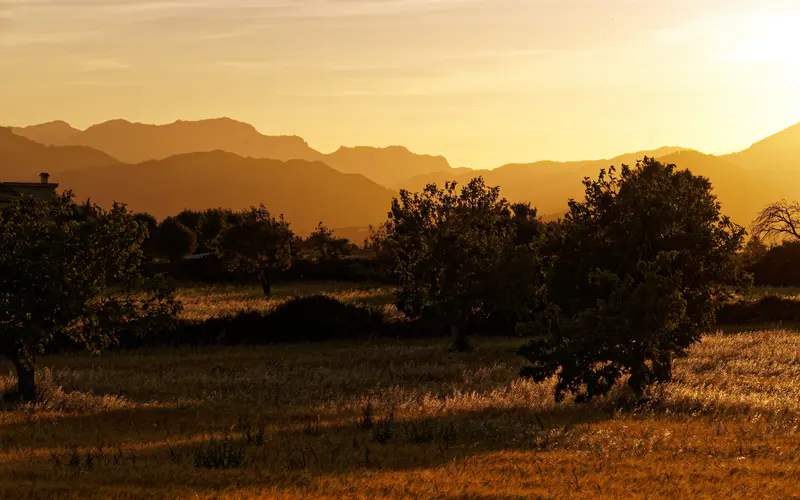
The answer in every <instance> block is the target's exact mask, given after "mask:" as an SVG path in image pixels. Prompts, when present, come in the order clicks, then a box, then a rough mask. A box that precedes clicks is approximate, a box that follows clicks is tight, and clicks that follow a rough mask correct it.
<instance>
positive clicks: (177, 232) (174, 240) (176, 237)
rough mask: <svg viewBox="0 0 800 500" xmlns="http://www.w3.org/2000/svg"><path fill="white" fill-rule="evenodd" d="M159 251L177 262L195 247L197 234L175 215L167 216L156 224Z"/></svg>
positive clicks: (190, 253)
mask: <svg viewBox="0 0 800 500" xmlns="http://www.w3.org/2000/svg"><path fill="white" fill-rule="evenodd" d="M156 242H157V245H158V249H159V253H160V254H161V255H163V256H164V257H166V258H168V259H169V261H170V262H172V263H173V264H177V263H178V262H180V261H181V260H183V259H184V258H185V257H187V256H189V255H192V254H193V253H194V251H195V249H196V248H197V235H196V234H195V232H194V231H193V230H191V229H189V228H188V227H187V226H186V225H184V224H183V223H182V222H180V221H179V220H178V219H177V218H175V217H167V218H166V219H164V220H163V221H161V224H159V225H158V238H157V240H156Z"/></svg>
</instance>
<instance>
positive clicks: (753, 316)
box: [717, 295, 800, 325]
mask: <svg viewBox="0 0 800 500" xmlns="http://www.w3.org/2000/svg"><path fill="white" fill-rule="evenodd" d="M771 323H800V301H796V300H792V299H788V298H786V297H781V296H779V295H767V296H766V297H763V298H762V299H760V300H743V301H739V302H733V303H730V304H726V305H725V306H723V307H722V308H721V309H720V310H719V312H717V324H720V325H747V324H750V325H752V324H771Z"/></svg>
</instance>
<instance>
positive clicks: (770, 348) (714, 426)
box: [0, 284, 800, 498]
mask: <svg viewBox="0 0 800 500" xmlns="http://www.w3.org/2000/svg"><path fill="white" fill-rule="evenodd" d="M319 292H324V293H328V294H331V295H332V296H336V297H337V298H339V299H340V300H344V301H351V302H353V303H365V304H370V305H375V306H382V307H386V308H387V310H388V309H390V308H391V306H389V305H388V304H389V302H390V301H391V289H387V288H381V287H377V286H370V285H366V286H356V287H353V286H345V285H320V284H308V285H291V286H281V287H278V288H277V289H276V297H275V299H274V300H271V301H265V300H264V299H263V298H261V297H259V296H258V293H259V290H257V289H255V288H249V287H241V288H240V287H195V288H187V289H184V290H182V291H181V292H180V293H179V297H180V298H181V299H182V300H183V301H184V304H185V310H184V312H183V314H184V316H185V317H192V318H203V317H210V316H214V315H220V314H224V313H226V312H236V311H238V310H242V309H250V310H255V309H257V310H268V309H269V308H271V307H274V306H275V304H276V303H279V302H280V301H282V300H285V299H286V298H287V297H291V296H297V295H300V296H302V295H311V294H314V293H319ZM792 293H794V292H791V293H790V295H791V294H792ZM523 342H524V339H520V338H492V339H487V338H479V339H476V340H475V349H474V350H473V351H472V352H469V353H454V352H448V349H447V346H448V344H447V340H446V339H441V340H404V341H400V340H391V339H380V340H371V341H367V342H349V341H348V342H345V341H341V342H329V343H324V344H291V345H279V346H261V347H225V348H170V349H168V348H159V349H139V350H130V351H114V352H109V353H106V354H104V355H102V356H90V355H85V354H76V355H59V356H48V357H44V358H42V359H41V361H40V364H39V367H40V371H39V374H38V377H39V382H40V387H41V388H42V390H43V392H44V393H45V394H44V398H43V401H42V402H41V403H38V404H36V405H29V406H26V407H23V408H17V409H16V410H14V411H3V412H0V497H2V498H41V497H56V496H58V497H72V498H91V497H95V498H134V497H136V498H140V497H148V498H150V497H153V498H175V497H189V498H251V497H269V498H272V497H287V498H290V497H381V496H404V497H420V498H449V497H534V498H535V497H539V498H564V497H575V498H590V497H592V498H594V497H609V498H619V497H636V498H653V497H684V498H685V497H712V496H713V497H734V498H736V497H746V496H750V497H758V498H787V497H791V496H794V495H797V494H798V486H797V485H798V484H800V332H796V331H792V330H786V329H771V330H760V331H746V332H739V333H721V332H720V333H710V334H708V335H706V336H705V337H704V338H703V340H702V342H700V343H698V344H696V345H695V346H694V347H693V348H692V349H691V351H690V352H689V355H688V357H687V358H684V359H681V360H679V361H678V362H677V363H676V366H675V379H674V381H673V382H671V383H669V384H665V385H662V386H658V387H656V388H655V389H654V390H653V391H652V393H651V394H650V395H649V401H648V403H647V404H644V405H637V404H634V403H633V402H632V401H631V400H630V399H629V397H628V395H627V391H626V390H625V388H624V387H622V386H620V387H618V388H617V389H616V390H615V391H613V392H612V393H611V394H610V395H609V396H608V397H606V398H603V399H600V400H596V401H594V402H593V403H591V404H589V405H575V404H574V403H573V402H572V401H569V400H567V401H564V402H561V403H556V402H555V401H554V399H553V395H552V394H553V383H554V382H552V381H548V382H544V383H538V384H537V383H533V382H531V381H529V380H524V379H521V378H520V377H519V369H520V367H521V366H522V358H520V357H519V356H518V355H517V354H516V349H517V348H518V347H519V346H520V345H521V344H522V343H523ZM0 374H2V377H0V389H3V388H4V387H8V386H10V385H11V384H13V382H14V380H13V377H12V368H11V366H10V365H9V364H5V363H3V364H1V365H0Z"/></svg>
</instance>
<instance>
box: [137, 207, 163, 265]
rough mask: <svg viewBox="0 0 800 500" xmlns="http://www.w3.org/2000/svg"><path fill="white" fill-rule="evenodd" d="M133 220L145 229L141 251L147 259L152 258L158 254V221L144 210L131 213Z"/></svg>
mask: <svg viewBox="0 0 800 500" xmlns="http://www.w3.org/2000/svg"><path fill="white" fill-rule="evenodd" d="M133 220H135V221H136V222H138V223H139V225H140V226H142V227H144V228H145V229H146V230H147V235H146V236H145V239H144V242H142V251H143V252H144V255H145V257H146V258H147V259H148V260H152V259H153V257H155V256H156V255H157V254H158V221H157V220H156V218H155V217H153V216H152V215H150V214H148V213H146V212H141V213H135V214H133Z"/></svg>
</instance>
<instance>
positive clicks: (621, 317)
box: [520, 158, 744, 401]
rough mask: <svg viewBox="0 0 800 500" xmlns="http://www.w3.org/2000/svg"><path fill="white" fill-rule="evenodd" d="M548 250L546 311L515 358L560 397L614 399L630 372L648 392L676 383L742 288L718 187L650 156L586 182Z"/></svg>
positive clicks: (739, 234)
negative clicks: (550, 382)
mask: <svg viewBox="0 0 800 500" xmlns="http://www.w3.org/2000/svg"><path fill="white" fill-rule="evenodd" d="M584 185H585V186H586V200H585V201H583V202H577V201H574V200H572V201H570V204H569V212H568V213H567V215H566V216H565V219H564V220H563V222H561V223H560V224H558V225H553V226H552V227H551V230H550V234H549V236H548V237H547V239H546V243H545V244H544V245H543V248H542V254H543V255H545V256H546V258H545V259H544V261H543V263H542V264H543V265H542V276H543V279H544V283H545V284H546V287H545V289H544V290H545V292H544V297H543V299H544V301H545V304H546V312H544V313H542V314H540V315H539V320H538V321H536V322H533V323H528V324H523V325H521V326H520V328H521V329H522V330H523V331H526V332H528V333H531V334H533V335H534V336H535V340H533V341H531V342H530V343H529V344H527V345H526V346H524V347H523V348H522V349H521V351H520V353H521V354H522V355H523V356H524V357H525V358H527V359H528V361H529V362H530V365H529V366H527V367H526V368H524V369H523V375H525V376H529V377H532V378H534V379H535V380H537V381H541V380H545V379H546V378H548V377H551V376H553V375H558V384H557V386H556V397H557V399H559V400H560V399H561V398H563V396H564V393H565V392H572V393H575V394H576V395H577V401H582V400H586V399H590V398H592V397H594V396H597V395H602V394H605V393H606V392H608V391H609V390H610V389H611V387H612V386H613V385H614V383H615V382H616V381H617V380H618V379H619V378H620V377H621V376H622V375H623V374H626V373H627V374H630V380H629V385H630V387H631V388H632V389H633V390H634V392H635V393H636V394H637V395H639V396H641V395H642V394H643V391H644V388H645V387H646V386H647V385H648V384H649V383H651V382H654V381H667V380H669V379H670V377H671V368H672V358H673V357H674V356H679V355H683V354H684V353H685V351H686V349H687V348H688V347H689V346H690V345H691V344H692V343H694V342H696V341H697V340H698V339H699V338H700V335H701V333H702V332H703V331H705V329H706V328H708V327H709V326H710V325H711V323H712V321H713V320H714V313H715V311H716V308H717V306H718V305H719V303H720V302H721V301H723V300H725V299H726V298H727V297H728V293H729V289H730V288H729V287H731V286H735V285H737V284H740V283H742V282H743V279H742V278H743V277H742V276H741V274H740V271H739V269H740V268H739V266H737V264H736V258H737V256H736V252H737V251H738V250H739V249H740V248H741V246H742V243H743V238H744V230H743V229H742V228H741V227H739V226H737V225H735V224H733V223H732V222H730V220H728V218H727V217H724V216H722V215H721V214H720V206H719V203H718V202H717V200H716V197H715V196H714V195H713V194H712V191H711V183H710V182H709V181H708V180H706V179H705V178H703V177H698V176H695V175H692V174H691V173H690V172H689V171H678V170H677V169H676V167H675V166H674V165H663V164H661V163H659V162H657V161H655V160H653V159H650V158H645V159H644V160H643V161H642V162H640V163H638V164H637V166H636V167H635V168H629V167H627V166H623V167H622V169H621V171H620V174H619V176H617V175H616V172H615V170H614V169H613V168H612V169H611V170H610V171H609V173H608V174H606V172H605V171H601V173H600V176H599V178H598V179H597V180H589V179H586V180H585V181H584Z"/></svg>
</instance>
